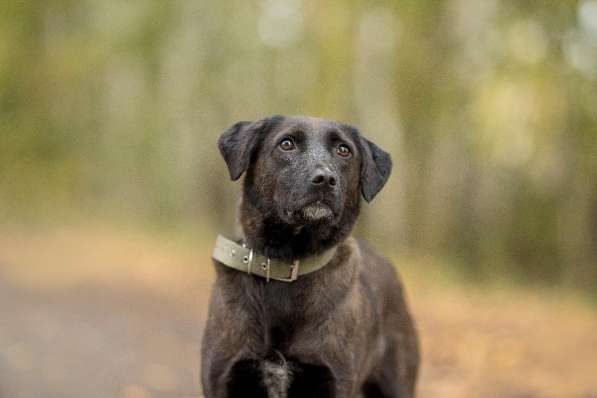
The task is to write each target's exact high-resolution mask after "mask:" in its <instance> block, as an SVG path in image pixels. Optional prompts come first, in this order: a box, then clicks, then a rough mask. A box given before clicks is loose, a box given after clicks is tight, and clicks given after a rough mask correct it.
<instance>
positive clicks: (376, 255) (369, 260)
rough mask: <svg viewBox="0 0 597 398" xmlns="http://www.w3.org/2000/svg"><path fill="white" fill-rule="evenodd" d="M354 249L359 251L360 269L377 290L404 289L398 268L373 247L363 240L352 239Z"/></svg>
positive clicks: (362, 275) (363, 276) (362, 274)
mask: <svg viewBox="0 0 597 398" xmlns="http://www.w3.org/2000/svg"><path fill="white" fill-rule="evenodd" d="M352 239H353V245H354V246H353V247H354V249H355V250H357V251H358V258H359V261H358V263H359V264H358V268H359V271H360V274H361V277H362V278H365V279H366V280H368V281H369V282H370V283H372V284H373V285H376V288H384V287H388V288H393V289H395V288H398V289H400V290H401V289H402V283H401V281H400V276H399V272H398V269H397V267H396V266H395V265H394V264H393V263H392V262H391V261H390V260H389V259H388V258H387V257H385V256H384V255H383V254H381V252H380V251H379V250H377V249H376V248H375V247H374V246H373V245H371V244H370V243H369V242H367V241H366V240H363V239H358V238H352Z"/></svg>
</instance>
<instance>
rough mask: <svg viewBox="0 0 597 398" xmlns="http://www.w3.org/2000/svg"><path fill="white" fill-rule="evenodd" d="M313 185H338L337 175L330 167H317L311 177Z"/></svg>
mask: <svg viewBox="0 0 597 398" xmlns="http://www.w3.org/2000/svg"><path fill="white" fill-rule="evenodd" d="M311 184H313V185H319V186H323V185H329V186H331V187H333V186H335V185H336V177H335V176H334V173H332V172H331V170H329V169H317V170H316V171H315V173H314V174H313V177H312V178H311Z"/></svg>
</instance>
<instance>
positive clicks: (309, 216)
mask: <svg viewBox="0 0 597 398" xmlns="http://www.w3.org/2000/svg"><path fill="white" fill-rule="evenodd" d="M301 213H302V217H303V219H304V220H305V221H309V222H315V221H322V220H328V221H331V220H332V219H333V218H334V212H333V211H332V209H331V208H330V206H328V205H327V204H325V203H323V202H322V201H320V200H316V201H315V202H311V203H309V204H307V205H306V206H304V207H303V208H302V209H301Z"/></svg>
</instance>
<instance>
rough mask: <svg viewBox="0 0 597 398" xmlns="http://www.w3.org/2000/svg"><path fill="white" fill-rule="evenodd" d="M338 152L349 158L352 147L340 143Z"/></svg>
mask: <svg viewBox="0 0 597 398" xmlns="http://www.w3.org/2000/svg"><path fill="white" fill-rule="evenodd" d="M336 153H337V154H338V155H339V156H341V157H343V158H347V157H349V156H350V148H349V147H348V145H345V144H340V145H338V148H337V149H336Z"/></svg>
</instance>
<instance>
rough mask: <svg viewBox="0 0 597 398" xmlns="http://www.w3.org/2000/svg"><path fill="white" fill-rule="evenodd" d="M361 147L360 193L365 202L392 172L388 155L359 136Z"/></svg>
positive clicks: (380, 187) (377, 190)
mask: <svg viewBox="0 0 597 398" xmlns="http://www.w3.org/2000/svg"><path fill="white" fill-rule="evenodd" d="M359 139H360V144H361V145H360V147H361V193H362V194H363V197H364V198H365V200H366V201H367V202H371V201H372V200H373V198H374V197H375V195H377V193H378V192H379V191H381V189H382V188H383V186H384V185H385V184H386V181H388V177H390V173H391V172H392V158H390V155H389V154H388V153H387V152H386V151H384V150H383V149H381V148H380V147H378V146H377V145H375V144H374V143H372V142H371V141H369V140H368V139H366V138H365V137H361V136H359Z"/></svg>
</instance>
